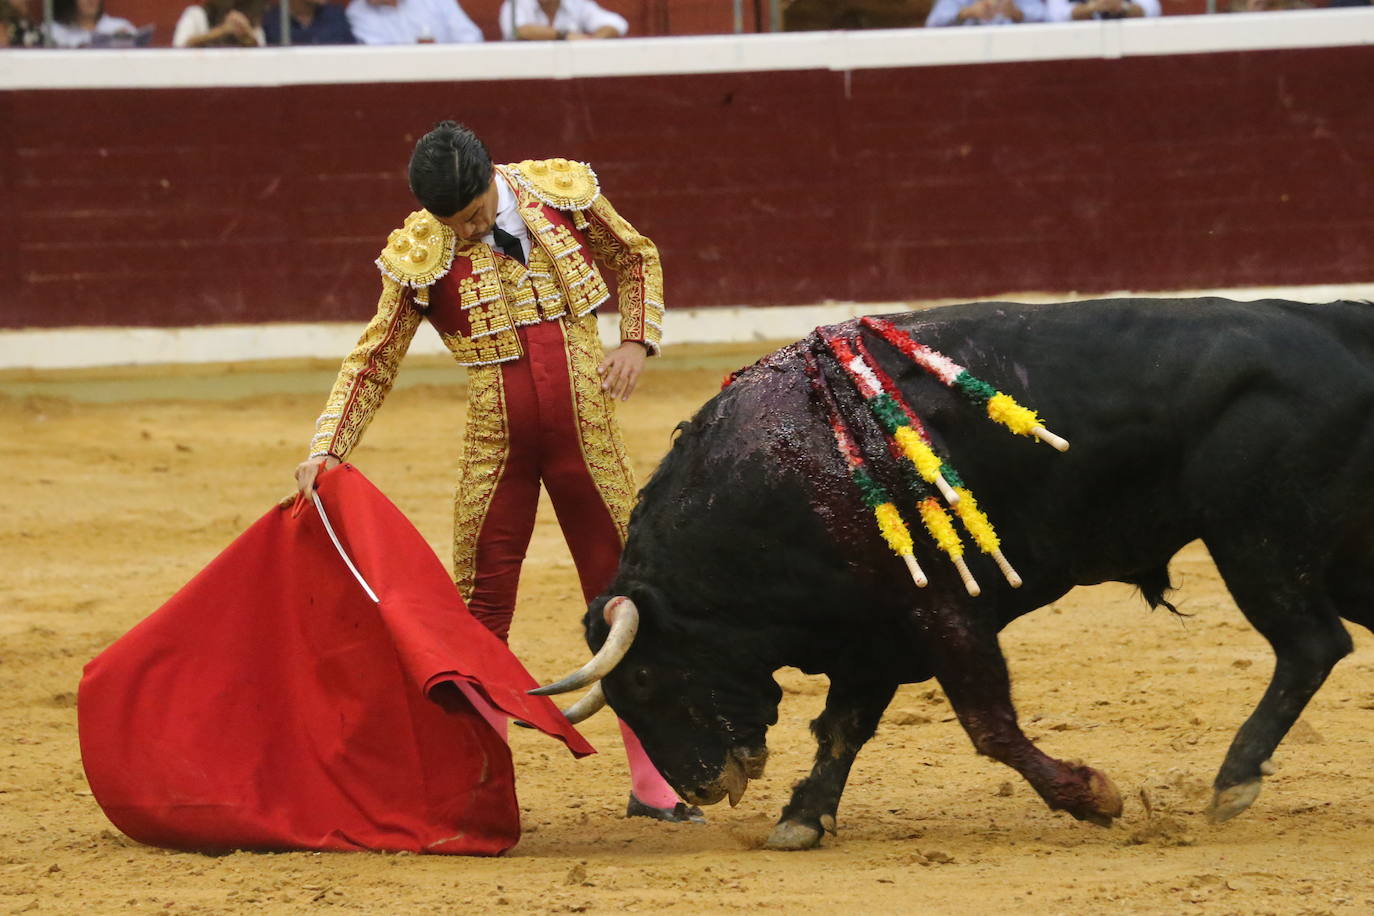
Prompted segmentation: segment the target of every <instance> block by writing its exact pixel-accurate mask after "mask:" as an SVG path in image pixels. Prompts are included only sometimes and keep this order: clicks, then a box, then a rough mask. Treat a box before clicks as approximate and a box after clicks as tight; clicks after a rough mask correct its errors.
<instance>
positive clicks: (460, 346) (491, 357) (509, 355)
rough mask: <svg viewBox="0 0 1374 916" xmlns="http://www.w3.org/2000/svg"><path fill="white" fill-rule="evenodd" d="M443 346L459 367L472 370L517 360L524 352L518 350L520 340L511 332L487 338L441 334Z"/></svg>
mask: <svg viewBox="0 0 1374 916" xmlns="http://www.w3.org/2000/svg"><path fill="white" fill-rule="evenodd" d="M441 336H442V337H443V340H444V346H446V347H448V351H449V352H450V353H452V354H453V358H454V359H455V360H456V361H457V362H458V365H460V366H467V367H469V368H474V367H478V366H490V365H492V364H493V363H504V362H509V361H510V360H512V359H519V358H520V357H521V356H522V355H523V354H524V352H525V351H524V350H522V349H521V348H520V338H519V337H517V336H515V332H514V331H511V332H508V333H505V334H493V335H490V336H488V337H478V338H477V339H475V340H474V339H473V338H471V337H464V336H463V335H462V334H443V335H441Z"/></svg>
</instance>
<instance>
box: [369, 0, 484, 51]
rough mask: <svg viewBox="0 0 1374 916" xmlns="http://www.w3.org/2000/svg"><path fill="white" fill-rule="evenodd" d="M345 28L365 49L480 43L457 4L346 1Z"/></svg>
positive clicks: (477, 31) (427, 0)
mask: <svg viewBox="0 0 1374 916" xmlns="http://www.w3.org/2000/svg"><path fill="white" fill-rule="evenodd" d="M347 12H348V24H349V25H350V26H352V28H353V37H354V38H356V39H357V40H358V41H359V42H361V43H362V44H365V45H403V44H414V43H415V42H421V43H428V42H438V43H440V44H446V43H450V42H461V41H481V40H482V30H481V29H479V28H478V27H477V25H476V24H475V23H474V22H473V21H472V20H471V19H469V18H468V15H467V13H465V12H463V8H462V7H461V6H459V5H458V2H457V0H349V4H348V10H347Z"/></svg>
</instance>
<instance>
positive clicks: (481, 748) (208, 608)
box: [78, 465, 593, 855]
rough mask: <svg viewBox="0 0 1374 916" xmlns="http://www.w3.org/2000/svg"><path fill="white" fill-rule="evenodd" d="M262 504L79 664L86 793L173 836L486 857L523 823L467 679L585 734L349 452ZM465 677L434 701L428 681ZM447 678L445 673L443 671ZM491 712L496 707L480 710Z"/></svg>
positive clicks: (181, 840)
mask: <svg viewBox="0 0 1374 916" xmlns="http://www.w3.org/2000/svg"><path fill="white" fill-rule="evenodd" d="M319 496H320V500H321V502H322V503H323V505H324V507H325V510H326V511H327V513H328V515H329V520H330V522H331V523H332V525H333V528H334V533H335V534H336V535H337V536H338V538H339V541H340V543H341V546H342V547H343V549H344V551H345V552H346V553H347V554H348V556H349V557H351V558H352V560H353V562H354V564H355V565H356V566H357V569H358V571H359V573H360V574H361V576H362V578H363V579H364V580H365V581H366V582H367V583H368V585H369V586H371V588H372V590H373V591H374V592H375V593H376V595H377V597H378V599H379V601H378V602H377V603H374V602H373V600H372V598H370V597H369V596H368V594H367V593H366V591H364V589H363V586H362V585H361V584H360V583H359V582H358V580H357V579H356V578H355V577H354V575H353V574H352V573H351V572H350V571H349V569H348V567H347V565H346V564H345V562H344V560H343V558H342V557H341V556H340V554H339V551H338V550H337V549H336V548H335V546H334V544H333V543H332V542H331V540H330V538H329V535H328V532H327V531H326V530H325V527H324V524H323V522H322V521H321V518H320V516H319V514H318V513H317V512H316V510H315V508H314V506H306V507H305V509H304V511H302V512H301V513H300V514H299V516H298V517H296V518H292V517H291V512H290V511H288V510H282V509H276V508H274V509H272V510H271V511H269V512H268V513H267V514H266V515H264V516H263V517H262V518H261V519H259V520H258V521H257V523H256V524H254V525H253V526H252V527H251V528H249V529H248V531H246V532H245V533H244V534H243V535H242V536H240V537H239V538H238V539H237V540H235V541H234V542H233V543H232V544H231V545H229V547H228V549H226V550H225V551H224V552H223V553H222V554H220V555H219V556H218V557H216V558H215V560H214V561H213V562H212V563H211V564H210V565H209V566H208V567H206V569H205V570H203V571H202V572H201V573H200V574H199V575H198V576H196V577H195V578H194V579H193V580H191V582H190V583H189V584H187V585H186V586H185V587H184V588H182V589H181V591H179V592H177V594H176V595H174V596H173V597H172V598H171V600H169V601H168V602H167V603H166V604H164V605H163V606H162V607H161V608H160V609H158V611H157V612H155V613H154V614H152V615H151V616H150V617H148V618H147V619H146V620H144V621H143V622H142V623H140V624H139V625H138V626H136V627H134V628H133V629H132V630H130V631H129V632H128V633H127V634H125V635H124V636H123V637H122V638H120V639H119V640H118V641H117V642H115V643H114V645H112V646H110V647H109V648H108V649H106V650H105V651H104V652H102V653H101V654H100V655H99V656H98V657H97V658H95V659H94V660H93V661H91V662H90V664H88V665H87V666H86V669H85V675H84V676H83V677H82V680H81V688H80V694H79V697H78V718H79V725H80V735H81V758H82V763H83V765H84V766H85V769H86V778H87V780H88V781H89V782H90V785H91V791H92V793H93V794H94V796H95V799H96V801H97V802H99V803H100V806H101V808H103V809H104V811H105V813H106V815H107V816H108V817H109V818H110V820H111V821H112V822H113V823H114V824H115V826H117V827H118V828H119V829H120V830H122V831H124V832H125V833H127V834H128V835H129V836H131V837H133V838H134V839H136V840H139V841H141V842H144V843H150V844H153V845H156V846H168V847H172V848H175V849H194V850H224V849H237V848H249V849H331V850H346V849H387V850H407V851H411V852H441V853H459V854H472V855H495V854H498V853H501V852H504V851H505V850H507V849H509V848H510V847H512V846H514V845H515V843H516V841H517V840H518V839H519V837H520V819H519V808H518V806H517V804H516V799H515V776H514V772H513V769H512V765H511V757H510V750H509V748H507V746H506V744H505V742H504V741H503V740H502V738H501V736H500V735H498V734H497V732H496V731H494V730H493V729H492V727H491V726H490V725H488V724H487V722H486V720H485V719H484V718H483V716H482V714H481V713H480V712H479V710H478V709H477V708H475V707H474V706H473V704H472V702H470V701H469V699H464V698H463V697H472V698H475V699H476V700H477V701H478V702H479V703H480V702H482V701H483V700H485V701H486V702H488V703H490V704H491V705H492V706H494V707H496V708H497V709H499V710H501V711H502V712H503V713H505V714H507V715H510V716H516V717H519V718H521V719H524V720H525V721H526V722H529V723H531V724H532V725H534V726H535V727H537V728H539V729H540V730H542V731H544V732H545V733H546V734H549V735H552V736H554V737H556V738H558V739H560V740H562V741H563V742H564V743H565V744H567V746H568V749H569V750H570V751H571V752H572V753H573V754H574V755H576V756H579V757H580V756H583V755H585V754H590V753H593V749H592V747H591V745H589V744H588V743H587V742H586V741H585V740H583V738H582V736H581V735H579V734H578V733H577V731H576V730H575V729H574V728H573V727H572V726H571V725H570V724H569V723H568V721H567V720H566V719H564V718H563V715H562V714H561V713H560V712H559V711H558V708H557V707H556V706H555V705H554V704H553V703H552V701H550V700H548V699H547V698H544V697H531V696H528V695H527V694H526V693H525V691H526V690H528V689H529V688H530V687H533V686H535V681H534V679H533V678H532V677H530V675H529V673H528V672H526V671H525V669H524V667H523V666H522V665H521V664H520V662H519V661H517V660H516V658H515V656H514V655H512V654H511V653H510V650H509V649H507V648H506V645H505V644H504V643H503V642H501V641H500V640H499V639H497V638H496V637H495V636H493V635H492V634H491V633H490V632H488V631H487V629H486V628H485V627H483V626H482V625H481V624H480V623H478V622H477V621H476V620H474V619H473V618H472V617H471V616H470V615H469V614H468V612H467V608H466V607H465V606H464V604H463V600H462V598H461V597H460V596H459V594H458V591H457V589H456V588H455V587H454V584H453V582H452V581H451V580H450V579H449V576H448V573H447V572H446V571H445V569H444V567H443V564H441V563H440V562H439V560H438V558H437V557H435V555H434V552H433V551H432V550H430V548H429V546H428V545H427V544H426V543H425V541H424V539H423V538H422V537H421V536H420V534H419V532H417V531H416V530H415V529H414V527H412V526H411V524H410V523H409V522H408V521H407V520H406V518H405V516H403V515H402V514H401V513H400V511H399V510H398V509H397V508H396V507H395V506H394V505H392V504H391V502H390V501H389V500H387V498H386V497H385V496H383V495H382V494H381V493H380V492H379V491H378V490H377V489H376V488H375V487H373V486H372V484H370V483H369V482H368V481H367V480H366V478H364V477H363V475H362V474H361V473H359V472H358V471H357V469H355V468H353V467H351V466H349V465H343V466H341V467H340V468H338V469H336V470H334V471H331V472H329V473H328V474H325V475H323V476H321V477H320V480H319ZM445 683H454V684H455V685H461V687H462V690H463V692H462V693H461V694H460V695H459V697H458V698H457V699H456V702H447V701H446V707H447V711H446V710H445V709H441V708H440V707H439V705H437V704H436V703H435V702H432V701H431V696H430V695H431V692H432V691H433V690H434V688H435V687H437V686H438V685H440V684H445ZM451 692H452V693H457V692H456V691H451ZM488 712H489V710H488Z"/></svg>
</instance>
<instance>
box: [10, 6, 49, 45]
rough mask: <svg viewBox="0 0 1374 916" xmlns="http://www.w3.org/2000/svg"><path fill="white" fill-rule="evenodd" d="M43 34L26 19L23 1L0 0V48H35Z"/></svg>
mask: <svg viewBox="0 0 1374 916" xmlns="http://www.w3.org/2000/svg"><path fill="white" fill-rule="evenodd" d="M42 43H43V32H42V31H41V30H40V29H39V28H38V27H37V26H35V25H34V24H33V21H32V20H31V19H29V17H28V10H27V4H26V3H25V2H24V0H16V2H11V0H0V48H36V47H38V46H39V45H41V44H42Z"/></svg>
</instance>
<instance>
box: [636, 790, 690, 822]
mask: <svg viewBox="0 0 1374 916" xmlns="http://www.w3.org/2000/svg"><path fill="white" fill-rule="evenodd" d="M625 816H626V817H651V818H653V819H654V820H656V821H667V822H668V823H670V824H704V823H706V815H704V814H702V813H701V809H700V808H698V807H697V806H696V805H689V804H687V803H686V802H678V803H677V804H676V805H673V807H671V808H655V807H653V806H652V805H646V804H644V802H642V801H640V800H639V799H637V798H635V794H634V793H633V792H631V793H630V803H629V804H627V805H626V806H625Z"/></svg>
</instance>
